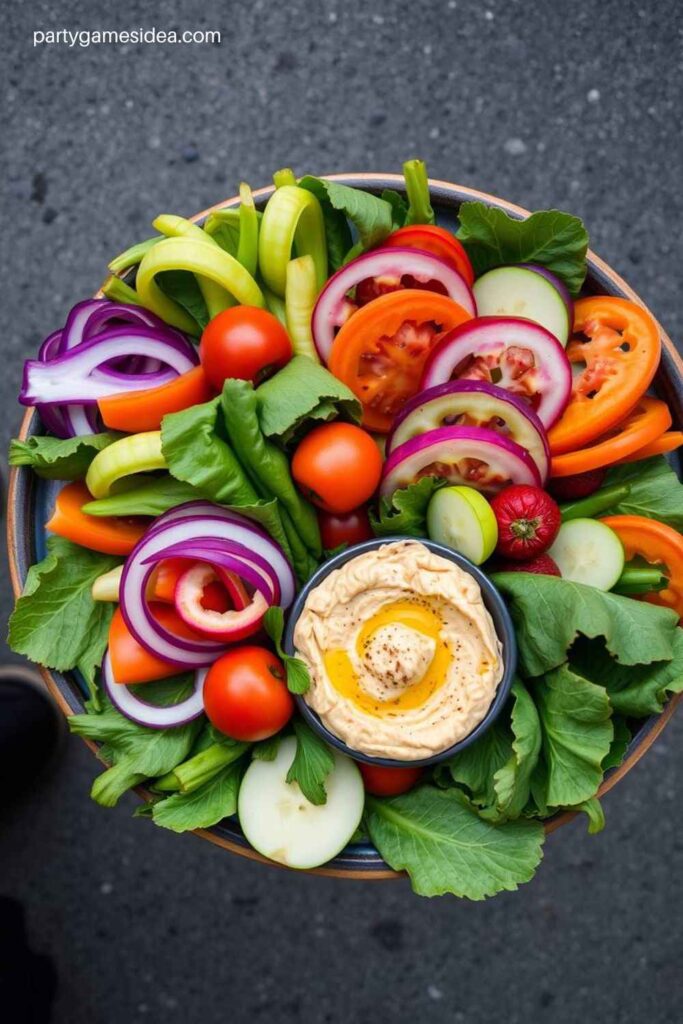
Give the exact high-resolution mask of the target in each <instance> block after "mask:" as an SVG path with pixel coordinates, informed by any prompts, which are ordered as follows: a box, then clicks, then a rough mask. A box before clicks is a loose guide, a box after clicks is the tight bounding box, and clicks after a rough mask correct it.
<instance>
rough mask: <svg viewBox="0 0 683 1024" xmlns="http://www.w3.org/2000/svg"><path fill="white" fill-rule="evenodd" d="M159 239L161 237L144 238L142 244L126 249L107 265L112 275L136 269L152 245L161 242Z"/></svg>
mask: <svg viewBox="0 0 683 1024" xmlns="http://www.w3.org/2000/svg"><path fill="white" fill-rule="evenodd" d="M161 237H162V236H161V235H155V236H154V238H146V239H145V241H144V242H138V243H137V244H136V245H131V247H130V249H126V251H125V252H122V253H121V254H120V255H119V256H115V257H114V259H113V260H112V261H111V263H110V264H109V269H110V270H111V272H112V274H120V273H121V271H122V270H129V269H130V268H131V267H136V266H137V265H138V263H139V262H140V260H141V259H142V257H143V256H144V255H145V253H146V252H149V250H150V249H151V248H152V246H153V245H156V244H157V242H159V241H161Z"/></svg>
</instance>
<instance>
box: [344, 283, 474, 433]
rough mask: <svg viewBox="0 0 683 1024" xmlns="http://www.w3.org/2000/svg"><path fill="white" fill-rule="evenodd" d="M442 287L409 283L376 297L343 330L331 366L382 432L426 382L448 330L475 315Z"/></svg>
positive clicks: (372, 427) (371, 423) (366, 420)
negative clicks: (426, 368)
mask: <svg viewBox="0 0 683 1024" xmlns="http://www.w3.org/2000/svg"><path fill="white" fill-rule="evenodd" d="M471 319H472V317H471V316H470V314H469V313H468V312H467V310H465V309H463V307H462V306H461V305H459V303H457V302H454V301H453V299H449V298H448V297H447V296H446V295H440V294H438V293H437V292H430V291H423V290H420V289H417V288H406V289H404V290H403V291H397V292H390V293H389V294H388V295H381V296H380V297H379V298H378V299H373V300H372V302H369V303H368V304H367V306H362V307H361V308H360V309H359V310H358V312H357V313H354V314H353V315H352V316H350V317H349V319H348V320H347V321H346V323H344V324H343V326H342V328H341V330H340V331H339V333H338V334H337V337H336V338H335V340H334V345H333V347H332V352H331V354H330V360H329V364H328V369H329V370H330V372H331V373H333V374H334V375H335V377H337V378H338V379H339V380H341V381H342V382H343V383H344V384H346V385H347V386H348V387H349V388H351V390H352V391H353V393H354V394H355V395H356V397H357V398H358V399H359V400H360V402H361V404H362V406H363V425H364V426H365V427H367V428H368V429H369V430H373V431H376V432H377V433H379V434H386V433H388V431H389V430H390V429H391V424H392V422H393V419H394V416H395V415H396V414H397V413H398V412H400V411H401V409H402V408H403V406H404V405H405V403H406V402H407V401H408V399H409V398H411V397H412V396H413V395H414V394H416V393H417V391H418V390H419V388H420V377H421V376H422V370H423V367H424V364H425V362H426V360H427V356H428V355H429V353H430V352H431V350H432V349H433V348H434V346H435V345H436V343H437V342H438V341H439V339H440V337H441V335H442V334H443V333H444V332H445V331H450V330H452V329H453V328H454V327H458V326H459V325H460V324H463V323H465V321H466V320H471Z"/></svg>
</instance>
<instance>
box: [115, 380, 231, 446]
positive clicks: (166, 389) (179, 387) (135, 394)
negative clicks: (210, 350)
mask: <svg viewBox="0 0 683 1024" xmlns="http://www.w3.org/2000/svg"><path fill="white" fill-rule="evenodd" d="M212 394H213V392H212V391H211V388H210V387H209V382H208V381H207V379H206V377H205V376H204V371H203V369H202V368H201V366H195V368H194V370H189V371H188V372H187V373H182V374H181V375H180V376H179V377H176V379H175V380H172V381H170V382H169V383H168V384H162V385H161V387H160V388H150V389H149V390H148V391H129V392H128V393H127V394H121V395H110V396H109V398H100V400H99V401H98V403H97V406H98V408H99V410H100V415H101V416H102V419H103V420H104V423H105V425H106V426H107V427H111V429H112V430H125V431H127V432H128V433H129V434H140V433H143V432H144V431H146V430H159V429H160V428H161V421H162V419H163V418H164V416H165V415H166V414H167V413H169V412H180V411H181V410H182V409H189V408H190V406H191V405H201V404H202V402H208V401H209V399H210V398H211V396H212Z"/></svg>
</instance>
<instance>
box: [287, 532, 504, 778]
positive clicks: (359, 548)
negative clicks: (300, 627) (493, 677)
mask: <svg viewBox="0 0 683 1024" xmlns="http://www.w3.org/2000/svg"><path fill="white" fill-rule="evenodd" d="M403 540H415V538H414V537H399V536H396V537H382V538H381V539H378V540H366V541H363V543H362V544H354V545H353V547H350V548H347V549H346V551H341V552H340V553H339V554H338V555H335V556H334V558H330V559H329V560H328V561H327V562H325V563H324V564H323V565H321V566H320V568H319V569H318V571H317V572H315V573H314V574H313V575H312V576H311V578H310V580H309V581H308V583H307V584H306V586H305V587H303V589H302V590H301V591H300V593H299V595H298V596H297V599H296V601H295V602H294V604H293V605H292V608H291V610H290V612H289V616H288V619H287V628H286V629H285V634H284V638H283V646H284V649H285V651H286V652H287V654H296V649H295V645H294V630H295V629H296V624H297V622H298V620H299V617H300V615H301V613H302V611H303V610H304V605H305V604H306V600H307V598H308V595H309V594H310V593H311V591H313V590H315V588H316V587H317V586H318V585H319V584H320V583H322V582H323V580H324V579H326V578H327V577H328V576H329V575H330V573H331V572H334V570H335V569H340V568H341V567H342V565H345V564H346V563H347V562H350V561H351V559H352V558H356V557H357V556H358V555H362V554H364V553H365V552H366V551H376V550H377V549H378V548H381V547H383V546H384V545H385V544H391V543H392V542H395V541H403ZM420 543H421V544H424V545H425V547H428V548H429V550H430V551H433V552H434V554H435V555H441V557H442V558H446V559H448V561H449V562H453V563H454V564H455V565H457V566H458V567H459V568H460V569H464V570H465V572H467V573H469V574H470V576H472V577H473V578H474V579H475V580H476V582H477V583H478V584H479V588H480V590H481V594H482V598H483V601H484V604H485V605H486V608H487V610H488V612H489V614H490V616H491V618H492V620H493V625H494V628H495V630H496V634H497V636H498V639H499V640H500V642H501V644H502V646H503V651H502V657H503V677H502V679H501V681H500V683H499V684H498V688H497V690H496V695H495V697H494V699H493V701H492V703H491V706H490V708H489V709H488V711H487V712H486V715H485V716H484V718H483V719H482V720H481V722H480V723H479V725H477V726H476V727H475V728H474V729H473V730H472V732H471V733H469V734H468V735H467V736H465V738H464V739H462V740H460V741H459V742H458V743H454V744H453V746H451V747H446V749H445V750H441V751H440V752H439V753H437V754H432V756H431V757H424V758H421V759H419V760H415V761H397V760H395V759H394V758H390V757H370V756H369V755H368V754H363V753H361V751H358V750H354V749H353V748H352V747H349V746H348V745H347V744H346V743H344V741H343V740H341V739H339V737H338V736H335V734H334V733H333V732H331V731H330V730H329V729H328V728H327V727H326V726H325V725H324V724H323V722H322V721H321V720H320V717H319V716H318V715H317V714H316V712H315V711H314V710H313V709H312V708H311V707H309V706H308V704H307V703H306V699H305V697H303V696H297V698H296V702H297V705H298V707H299V711H300V712H301V714H302V715H303V717H304V718H305V719H306V721H307V722H308V724H309V725H310V727H311V728H312V729H313V730H314V731H315V732H317V733H318V735H319V736H322V738H323V739H324V740H325V741H326V742H327V743H329V744H330V746H332V747H336V748H337V750H341V752H342V753H343V754H347V755H348V756H349V757H352V758H354V760H356V761H364V762H365V763H366V764H378V765H383V766H384V767H387V768H399V767H411V768H423V767H426V766H427V765H430V764H437V763H438V762H439V761H446V760H448V758H449V757H454V756H455V754H457V753H458V751H460V750H464V749H465V747H469V745H470V743H474V741H475V740H476V739H479V737H480V736H481V735H483V733H485V732H486V730H487V729H488V728H489V726H491V725H492V724H493V723H494V722H495V720H496V718H497V717H498V715H499V714H500V712H501V711H502V709H503V705H504V704H505V701H506V700H507V696H508V693H509V692H510V687H511V686H512V680H513V678H514V675H515V670H516V668H517V640H516V638H515V628H514V626H513V625H512V619H511V618H510V613H509V612H508V610H507V608H506V607H505V602H504V601H503V598H502V597H501V596H500V594H499V593H498V591H497V590H496V588H495V587H494V585H493V583H491V580H490V579H489V578H488V577H487V576H485V575H484V573H483V572H482V571H481V569H479V568H477V566H476V565H474V564H473V563H472V562H470V561H469V559H467V558H465V557H464V556H463V555H460V554H458V552H457V551H453V550H452V549H451V548H447V547H444V545H443V544H436V543H435V542H434V541H433V540H424V539H422V538H420Z"/></svg>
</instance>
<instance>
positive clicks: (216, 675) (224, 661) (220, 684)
mask: <svg viewBox="0 0 683 1024" xmlns="http://www.w3.org/2000/svg"><path fill="white" fill-rule="evenodd" d="M204 710H205V711H206V714H207V715H208V718H209V721H210V722H211V724H212V725H214V726H215V727H216V728H217V729H218V730H219V732H223V733H225V734H226V736H231V737H232V738H233V739H235V740H247V741H250V742H255V741H257V740H265V739H267V738H268V737H269V736H274V735H275V733H276V732H279V731H280V729H282V727H283V726H284V725H286V724H287V722H288V721H289V720H290V718H291V717H292V715H293V713H294V700H293V699H292V695H291V693H290V692H289V690H288V689H287V682H286V673H285V667H284V665H283V664H282V662H281V661H280V659H279V658H276V657H275V655H274V654H271V652H270V651H267V650H266V649H265V647H236V648H234V650H232V651H228V653H227V654H224V655H223V657H222V658H219V659H218V661H215V662H214V663H213V665H212V666H211V668H210V669H209V672H208V675H207V677H206V681H205V683H204Z"/></svg>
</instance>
